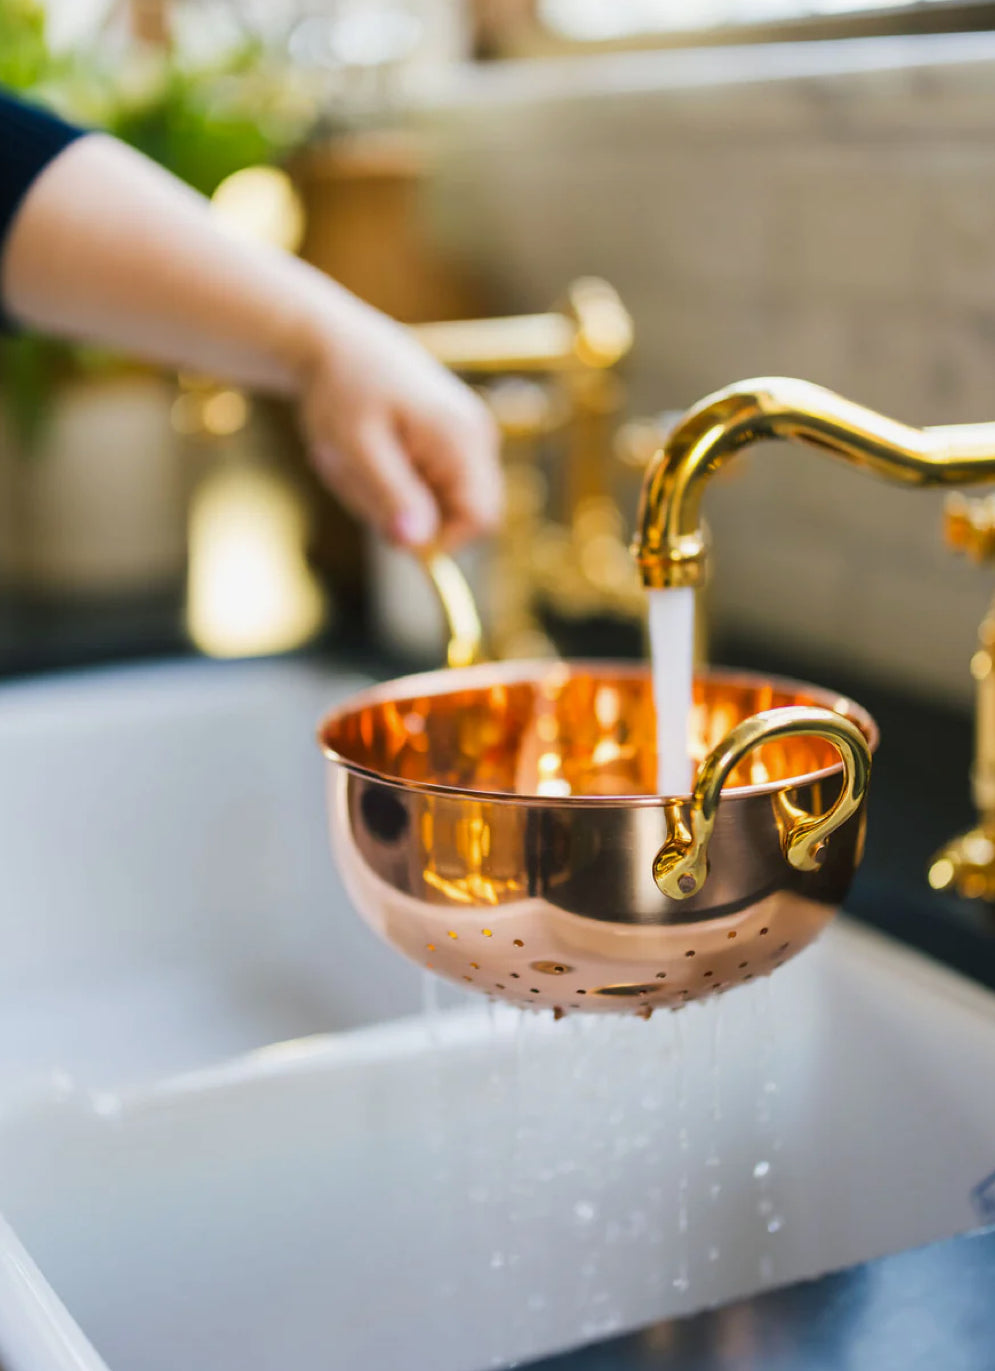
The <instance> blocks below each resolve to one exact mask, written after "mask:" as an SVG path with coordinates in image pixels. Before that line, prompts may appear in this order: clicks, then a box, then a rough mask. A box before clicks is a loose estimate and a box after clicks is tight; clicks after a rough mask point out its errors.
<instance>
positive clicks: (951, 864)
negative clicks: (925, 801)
mask: <svg viewBox="0 0 995 1371" xmlns="http://www.w3.org/2000/svg"><path fill="white" fill-rule="evenodd" d="M945 526H946V535H947V542H948V543H949V544H950V546H951V547H952V548H954V549H955V550H956V551H958V552H963V553H964V554H965V555H966V556H968V557H969V558H970V559H971V560H972V561H974V562H991V561H995V497H992V496H986V497H984V498H982V499H968V498H967V497H966V496H964V495H961V494H954V495H951V496H950V498H949V499H948V501H947V507H946V510H945ZM971 675H972V676H973V677H974V681H975V725H974V764H973V766H972V767H971V794H972V797H973V800H974V805H975V808H976V809H977V811H978V823H977V824H976V826H975V827H974V828H971V829H969V830H968V831H967V832H966V833H961V834H958V836H957V837H956V838H952V839H951V840H950V842H948V843H946V844H945V845H944V846H943V847H942V848H941V849H940V851H939V852H937V854H936V856H935V857H934V858H933V860H932V862H931V863H930V867H929V883H930V885H931V886H932V887H933V889H934V890H951V889H952V890H956V891H957V893H958V894H960V895H964V896H966V897H967V898H968V899H979V900H986V901H987V902H988V903H989V904H992V903H995V600H993V602H992V604H991V606H990V608H989V610H988V613H987V614H986V615H985V618H984V619H983V621H982V623H981V627H980V629H979V630H978V646H977V649H976V651H975V653H974V656H973V657H972V658H971Z"/></svg>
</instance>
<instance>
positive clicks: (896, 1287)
mask: <svg viewBox="0 0 995 1371" xmlns="http://www.w3.org/2000/svg"><path fill="white" fill-rule="evenodd" d="M582 645H583V651H584V652H585V654H586V655H588V656H594V655H602V656H609V655H616V654H617V655H628V652H629V651H631V649H632V646H633V645H632V644H631V643H624V644H622V645H619V644H618V643H617V642H616V640H615V639H614V638H612V637H611V636H610V635H609V636H608V638H607V639H601V640H599V637H598V635H597V634H596V633H594V634H592V633H590V632H585V634H584V635H583V638H582ZM565 651H567V652H568V653H569V651H570V647H569V645H565ZM188 653H189V647H188V644H187V643H186V640H185V637H184V634H183V631H182V620H181V611H180V601H179V598H178V596H176V595H163V596H161V597H159V598H158V599H149V600H146V601H144V602H142V603H133V602H132V603H124V604H113V603H105V604H102V605H89V606H84V605H79V604H76V605H67V604H62V605H59V604H53V603H39V602H34V603H32V602H30V601H25V600H23V599H22V600H20V601H16V600H12V599H10V598H9V597H7V598H6V599H4V600H0V679H2V678H4V677H7V678H11V677H16V676H25V675H28V676H30V675H34V674H37V673H42V672H49V671H54V670H74V669H78V668H81V667H85V666H91V665H98V664H99V665H106V664H108V663H111V662H115V661H126V660H129V661H135V660H141V659H145V660H154V659H157V658H169V659H174V660H175V659H176V658H177V657H180V656H183V655H186V654H188ZM307 656H309V657H311V658H316V659H318V660H325V661H335V662H337V663H339V664H341V665H342V666H344V667H348V668H351V669H356V670H361V671H365V672H368V673H370V674H372V675H374V676H379V677H388V676H391V675H396V674H400V673H401V672H403V671H405V670H412V669H418V667H419V666H420V665H431V663H426V664H417V663H415V664H412V663H404V662H402V661H399V660H397V659H392V658H391V657H390V656H389V655H388V654H386V653H384V652H382V651H378V650H376V649H375V648H371V647H370V646H369V644H368V643H367V642H366V640H365V638H364V636H363V631H362V625H361V623H358V622H350V623H347V624H346V625H345V627H344V628H341V629H340V630H339V631H338V632H337V633H336V634H333V635H330V636H329V637H328V638H327V639H326V640H325V641H324V642H322V643H320V644H318V645H317V646H316V647H314V648H312V649H311V650H310V651H309V653H308V654H307ZM713 656H714V659H715V660H716V661H721V662H723V663H725V664H727V665H731V666H740V667H747V668H751V669H755V670H761V671H765V672H769V673H776V674H779V675H788V676H794V677H797V678H799V679H802V680H815V681H818V682H820V683H822V684H824V685H827V686H830V687H832V688H833V689H837V690H839V691H841V692H842V693H844V694H847V695H851V696H852V697H853V698H855V699H857V700H859V701H860V703H861V704H863V705H864V706H865V707H866V708H867V709H869V710H870V712H871V713H872V714H873V715H874V716H875V718H876V719H877V721H878V724H879V725H880V728H881V733H882V743H881V747H880V750H879V753H878V756H877V758H876V760H875V768H874V778H873V782H872V789H871V801H870V822H869V826H868V838H867V848H866V853H865V858H864V863H863V866H862V867H861V870H860V872H859V873H858V876H857V879H856V881H855V883H854V886H853V889H852V891H851V893H850V896H849V898H848V900H847V902H846V908H847V911H848V912H849V913H850V914H851V915H853V916H854V917H856V918H858V919H860V920H862V921H864V922H866V923H868V924H871V925H873V926H875V927H877V928H879V929H881V930H883V931H885V932H887V933H890V934H892V935H894V936H895V937H897V938H899V939H901V940H902V941H904V942H906V943H908V944H910V945H911V946H913V947H916V948H918V949H919V950H921V951H923V952H925V953H927V954H928V955H930V956H933V957H935V958H937V959H938V960H939V961H941V962H944V963H946V964H947V965H949V966H951V967H953V968H955V969H957V970H959V971H961V972H963V973H965V974H967V975H969V976H971V977H973V978H974V979H975V980H977V981H979V982H981V983H983V984H984V985H987V986H989V987H991V988H992V989H995V911H993V910H992V909H990V908H988V907H986V906H983V905H978V904H975V903H971V902H968V901H965V900H961V899H959V898H958V897H956V896H952V895H938V894H936V893H935V892H934V891H932V890H931V889H930V888H929V886H928V885H927V883H926V875H925V873H926V868H927V866H928V863H929V860H930V858H931V856H932V854H933V853H934V852H935V851H936V849H937V848H938V847H939V846H940V845H941V844H942V843H943V842H945V841H946V840H947V839H948V838H950V837H951V836H953V835H954V834H955V833H959V832H961V831H962V830H963V829H965V828H967V827H968V826H969V825H970V824H971V822H972V821H973V812H972V807H971V801H970V793H969V788H968V771H969V767H970V761H971V746H972V732H973V730H972V723H971V719H970V717H969V716H968V715H967V714H966V713H964V712H959V711H957V710H953V709H949V708H944V707H940V706H937V705H933V704H928V703H923V702H921V701H916V700H913V699H909V698H906V697H904V696H902V695H901V694H900V693H899V692H896V691H894V690H888V689H883V688H881V687H880V686H877V685H874V684H873V683H870V682H866V681H861V680H859V679H850V678H849V676H848V674H847V673H846V672H844V671H839V670H836V669H835V668H833V667H832V666H827V665H825V664H818V663H816V664H813V663H811V662H805V661H804V660H800V659H799V660H795V659H793V658H792V656H791V654H785V653H784V652H771V651H770V650H768V649H766V648H764V647H763V646H762V645H759V644H756V643H733V642H727V643H723V644H720V645H718V646H717V648H716V650H715V651H714V653H713ZM964 665H965V671H966V670H967V663H966V662H965V664H964ZM990 1217H992V1218H995V1213H992V1214H991V1215H990ZM535 1367H536V1371H995V1229H991V1230H986V1231H984V1232H979V1233H977V1234H975V1235H971V1236H970V1237H962V1238H956V1239H954V1240H952V1241H950V1242H944V1243H939V1244H936V1245H935V1246H932V1247H928V1248H924V1249H922V1250H919V1251H915V1252H906V1253H902V1254H900V1255H898V1256H894V1257H888V1258H885V1259H883V1260H881V1261H876V1262H871V1263H868V1264H867V1265H865V1266H861V1267H857V1268H854V1269H852V1270H850V1271H846V1272H842V1273H838V1274H833V1275H829V1276H825V1277H823V1278H821V1279H819V1280H815V1281H811V1282H807V1283H804V1284H800V1285H796V1286H790V1287H786V1288H785V1289H782V1290H778V1291H774V1292H771V1293H768V1294H764V1295H760V1296H757V1297H754V1298H753V1299H749V1300H745V1301H742V1302H741V1303H738V1304H734V1305H730V1306H727V1307H726V1308H723V1309H719V1310H715V1311H710V1312H708V1313H704V1314H700V1315H698V1316H696V1317H695V1318H690V1319H682V1320H675V1321H671V1322H668V1323H666V1324H662V1325H660V1326H659V1327H655V1328H650V1329H647V1330H645V1331H644V1332H642V1333H639V1334H635V1335H633V1336H630V1337H626V1338H622V1339H619V1340H617V1341H613V1342H609V1343H604V1344H602V1345H599V1346H596V1347H590V1348H587V1349H584V1350H582V1351H580V1352H574V1353H569V1354H567V1355H565V1356H562V1357H554V1358H552V1359H547V1360H545V1361H543V1362H542V1363H537V1364H535Z"/></svg>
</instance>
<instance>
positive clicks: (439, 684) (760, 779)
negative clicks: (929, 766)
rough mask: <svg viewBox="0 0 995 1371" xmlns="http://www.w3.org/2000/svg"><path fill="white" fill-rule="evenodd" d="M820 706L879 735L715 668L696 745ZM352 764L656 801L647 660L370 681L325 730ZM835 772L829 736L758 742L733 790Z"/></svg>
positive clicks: (500, 786) (704, 684)
mask: <svg viewBox="0 0 995 1371" xmlns="http://www.w3.org/2000/svg"><path fill="white" fill-rule="evenodd" d="M787 705H816V706H821V707H822V708H828V709H832V710H834V711H835V712H836V713H839V714H844V715H846V716H847V717H849V718H851V719H853V720H854V722H856V723H857V724H858V726H859V727H860V728H861V729H862V731H863V732H864V734H865V736H866V737H867V738H868V741H869V742H870V743H871V746H872V747H873V746H874V745H875V743H876V741H877V734H876V729H875V727H874V724H873V722H872V721H871V719H870V718H869V716H868V715H867V714H866V713H865V712H864V711H863V710H862V709H861V708H860V707H859V706H858V705H856V704H854V703H853V702H852V701H850V700H848V699H845V698H843V697H841V696H839V695H836V694H834V693H833V692H831V691H826V690H822V689H820V688H818V687H815V686H807V685H800V684H799V683H797V682H789V681H779V680H776V679H771V678H767V677H759V676H752V675H748V674H745V673H731V672H729V673H726V672H710V673H708V674H705V675H703V676H701V677H699V678H698V679H697V680H696V682H695V688H694V706H693V711H692V719H691V724H690V736H691V751H692V755H693V757H694V759H695V761H696V762H700V761H701V760H702V758H703V757H705V756H706V755H707V753H708V752H709V751H710V750H711V749H712V748H713V747H715V746H716V745H717V744H718V743H719V742H721V741H722V739H723V738H724V737H725V735H726V734H727V733H728V732H729V730H730V729H731V728H732V727H733V726H734V725H736V724H737V723H739V722H740V721H742V720H743V719H747V718H749V717H750V716H751V715H753V714H756V713H758V712H759V711H761V710H768V709H776V708H780V707H782V706H787ZM321 742H322V745H323V747H324V749H325V751H326V753H327V754H329V755H330V756H331V757H333V758H334V759H335V760H337V761H339V762H341V763H343V764H344V765H345V766H347V767H348V768H350V769H351V770H356V771H359V772H362V773H364V774H366V775H370V776H376V777H378V778H380V779H383V780H387V781H393V782H399V783H402V784H403V785H405V786H408V787H412V788H415V789H437V788H439V789H444V790H447V791H458V792H463V793H470V794H481V795H496V796H521V797H523V798H530V799H539V800H541V799H543V798H555V799H561V800H562V799H564V798H566V797H575V798H577V799H583V798H585V797H589V798H591V799H598V800H600V801H601V802H604V801H605V800H611V799H617V800H623V799H627V798H628V799H632V800H637V801H638V800H639V799H641V798H642V799H647V798H650V797H656V796H657V795H658V791H657V788H656V775H657V743H656V724H655V711H654V706H653V695H652V684H651V678H650V674H649V671H648V668H646V667H644V666H640V665H633V666H628V665H623V664H619V663H608V664H599V663H577V664H564V663H533V664H528V663H507V664H502V665H500V666H494V665H487V666H482V667H470V668H466V669H463V670H460V671H458V672H456V671H440V672H432V673H429V674H427V675H425V676H420V677H410V678H408V679H407V680H402V681H398V682H394V683H391V684H390V685H388V686H381V687H377V688H374V689H373V690H371V691H369V692H367V693H366V694H365V695H364V696H362V697H361V698H360V699H358V700H357V701H356V702H355V703H354V704H353V706H352V707H347V708H346V709H344V710H341V711H338V712H336V713H335V714H333V715H331V716H330V717H329V718H328V719H327V720H326V721H325V723H324V725H323V726H322V729H321ZM839 769H840V762H839V757H838V755H837V753H836V751H835V749H834V748H833V747H832V746H831V745H830V744H829V743H827V742H826V741H824V740H823V739H820V738H817V737H812V736H798V737H793V738H789V739H786V740H782V741H776V742H771V743H767V744H764V745H763V746H761V747H759V748H757V749H756V750H755V751H754V752H753V753H751V754H750V756H749V757H747V758H746V759H745V760H744V762H743V763H742V764H741V765H740V766H739V767H737V768H736V769H735V770H734V771H733V772H732V774H731V775H730V777H729V780H728V782H727V785H726V789H727V790H736V789H744V788H751V789H752V788H756V787H766V786H770V787H771V788H777V787H778V786H779V785H783V784H784V782H786V781H790V782H794V783H798V782H800V781H803V780H809V779H813V778H815V777H818V776H821V775H826V774H829V773H831V772H833V771H838V770H839Z"/></svg>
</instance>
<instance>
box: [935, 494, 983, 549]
mask: <svg viewBox="0 0 995 1371" xmlns="http://www.w3.org/2000/svg"><path fill="white" fill-rule="evenodd" d="M943 528H944V533H945V534H946V539H947V543H948V544H949V546H950V547H952V548H953V549H954V550H955V551H956V552H963V553H965V554H966V555H967V556H968V557H970V558H971V560H972V561H975V562H988V561H993V560H995V496H991V495H986V496H981V497H974V498H970V497H968V496H967V495H962V494H961V493H960V492H959V491H958V492H956V493H955V494H953V495H950V496H948V498H947V502H946V505H945V507H944V511H943Z"/></svg>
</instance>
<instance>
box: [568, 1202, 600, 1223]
mask: <svg viewBox="0 0 995 1371" xmlns="http://www.w3.org/2000/svg"><path fill="white" fill-rule="evenodd" d="M597 1215H598V1207H597V1205H594V1204H592V1203H591V1201H590V1200H578V1201H577V1203H576V1204H575V1205H574V1218H575V1219H576V1220H577V1222H578V1223H591V1222H592V1221H593V1220H594V1219H596V1218H597Z"/></svg>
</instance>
